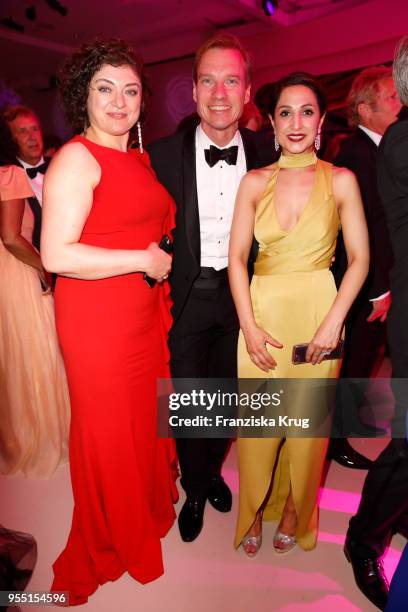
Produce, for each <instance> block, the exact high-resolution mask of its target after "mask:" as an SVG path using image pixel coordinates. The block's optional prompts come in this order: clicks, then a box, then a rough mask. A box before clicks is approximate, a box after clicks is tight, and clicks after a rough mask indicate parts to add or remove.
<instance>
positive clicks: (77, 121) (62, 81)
mask: <svg viewBox="0 0 408 612" xmlns="http://www.w3.org/2000/svg"><path fill="white" fill-rule="evenodd" d="M105 64H108V65H110V66H130V67H131V68H133V70H134V71H135V72H136V74H137V75H138V77H139V79H140V81H141V83H142V104H141V112H140V115H141V116H140V121H143V118H144V111H145V102H146V98H147V96H148V95H149V94H150V87H149V85H148V81H147V77H146V75H145V73H144V70H143V61H142V58H141V57H140V56H139V55H138V54H136V53H135V51H134V50H133V48H132V47H131V46H130V45H129V44H128V43H127V42H125V41H124V40H121V39H120V38H108V39H104V38H101V37H99V36H98V37H97V38H95V39H94V40H92V41H91V42H89V43H85V44H83V45H81V46H80V47H79V49H77V50H76V51H75V52H74V53H73V55H71V56H69V57H68V58H66V60H65V62H64V64H63V65H62V67H61V69H60V70H59V73H58V86H59V89H60V93H61V98H62V103H63V106H64V110H65V114H66V116H67V119H68V121H69V123H70V125H71V126H72V129H73V130H74V132H75V134H79V133H81V132H83V131H84V129H86V128H87V127H89V118H88V113H87V100H88V93H89V83H90V82H91V79H92V77H93V75H94V74H95V72H97V71H98V70H99V69H100V68H101V67H102V66H103V65H105Z"/></svg>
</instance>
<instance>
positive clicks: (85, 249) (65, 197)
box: [41, 143, 171, 280]
mask: <svg viewBox="0 0 408 612" xmlns="http://www.w3.org/2000/svg"><path fill="white" fill-rule="evenodd" d="M100 176H101V170H100V166H99V164H98V163H97V161H96V160H95V158H94V157H93V156H92V155H91V154H90V153H89V151H88V150H87V149H86V147H84V146H83V145H82V144H81V143H70V144H68V145H67V146H65V147H63V149H61V151H60V152H59V153H58V154H57V155H56V157H55V158H54V159H53V161H52V163H51V165H50V167H49V169H48V172H47V175H46V177H45V180H44V202H43V223H42V234H41V256H42V260H43V263H44V266H45V268H46V269H47V270H50V271H51V272H56V273H58V274H61V275H63V276H69V277H71V278H81V279H89V280H93V279H100V278H109V277H111V276H118V275H120V274H129V273H130V272H146V273H147V274H148V275H149V276H151V277H152V278H155V279H157V280H159V279H161V278H162V277H163V276H165V275H166V274H168V272H169V271H170V267H171V257H170V256H169V255H168V254H167V253H165V252H164V251H162V250H161V249H159V248H158V246H157V244H156V243H151V244H150V245H149V246H148V248H147V249H144V250H124V249H123V250H121V249H105V248H101V247H96V246H91V245H86V244H80V243H79V239H80V237H81V234H82V230H83V227H84V225H85V222H86V220H87V218H88V215H89V213H90V211H91V208H92V202H93V191H94V189H95V187H96V186H97V185H98V183H99V181H100Z"/></svg>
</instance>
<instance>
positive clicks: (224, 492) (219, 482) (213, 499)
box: [208, 476, 232, 512]
mask: <svg viewBox="0 0 408 612" xmlns="http://www.w3.org/2000/svg"><path fill="white" fill-rule="evenodd" d="M208 501H209V502H210V504H211V505H212V507H213V508H215V509H216V510H218V512H229V511H230V510H231V506H232V495H231V491H230V490H229V488H228V486H227V485H226V484H225V481H224V479H223V477H222V476H214V477H213V478H212V479H211V484H210V488H209V489H208Z"/></svg>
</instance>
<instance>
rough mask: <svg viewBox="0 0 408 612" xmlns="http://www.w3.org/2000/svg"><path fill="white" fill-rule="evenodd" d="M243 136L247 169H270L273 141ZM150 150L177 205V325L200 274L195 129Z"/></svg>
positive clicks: (174, 294)
mask: <svg viewBox="0 0 408 612" xmlns="http://www.w3.org/2000/svg"><path fill="white" fill-rule="evenodd" d="M240 133H241V137H242V141H243V145H244V150H245V156H246V162H247V170H251V169H252V168H260V167H262V166H266V165H268V164H270V163H271V162H272V161H273V158H274V150H273V146H272V143H271V141H270V140H269V139H266V138H265V137H263V136H260V135H258V134H256V133H255V132H252V131H250V130H246V129H241V130H240ZM148 151H149V154H150V159H151V163H152V166H153V169H154V170H155V172H156V175H157V178H158V179H159V181H160V182H161V183H162V184H163V185H164V186H165V187H166V189H167V190H168V191H169V193H170V194H171V195H172V197H173V198H174V200H175V202H176V206H177V213H176V229H175V231H174V236H173V237H174V255H173V271H172V274H171V277H170V283H171V293H172V299H173V309H172V315H173V321H174V324H175V323H176V322H177V320H178V318H179V316H180V314H181V312H182V311H183V308H184V305H185V303H186V300H187V297H188V295H189V293H190V291H191V288H192V286H193V283H194V281H195V280H196V278H197V277H198V275H199V273H200V222H199V213H198V197H197V181H196V159H195V128H194V129H193V130H188V131H185V132H177V133H176V134H174V135H172V136H167V137H165V138H162V139H160V140H158V141H156V142H154V143H152V144H151V145H149V147H148ZM275 157H276V156H275Z"/></svg>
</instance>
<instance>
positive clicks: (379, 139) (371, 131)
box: [358, 125, 382, 147]
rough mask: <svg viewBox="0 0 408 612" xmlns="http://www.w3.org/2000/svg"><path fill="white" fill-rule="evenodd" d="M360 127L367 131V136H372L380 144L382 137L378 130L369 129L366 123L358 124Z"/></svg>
mask: <svg viewBox="0 0 408 612" xmlns="http://www.w3.org/2000/svg"><path fill="white" fill-rule="evenodd" d="M358 127H359V128H360V130H363V132H365V133H366V134H367V136H369V138H371V140H372V141H373V142H374V143H375V144H376V145H377V147H378V146H379V144H380V142H381V138H382V136H381V134H377V132H373V130H369V129H368V128H366V126H365V125H358Z"/></svg>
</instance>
